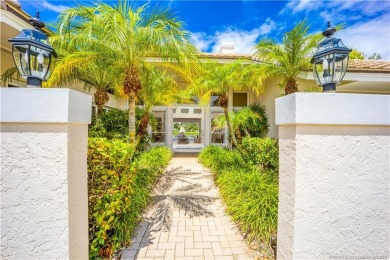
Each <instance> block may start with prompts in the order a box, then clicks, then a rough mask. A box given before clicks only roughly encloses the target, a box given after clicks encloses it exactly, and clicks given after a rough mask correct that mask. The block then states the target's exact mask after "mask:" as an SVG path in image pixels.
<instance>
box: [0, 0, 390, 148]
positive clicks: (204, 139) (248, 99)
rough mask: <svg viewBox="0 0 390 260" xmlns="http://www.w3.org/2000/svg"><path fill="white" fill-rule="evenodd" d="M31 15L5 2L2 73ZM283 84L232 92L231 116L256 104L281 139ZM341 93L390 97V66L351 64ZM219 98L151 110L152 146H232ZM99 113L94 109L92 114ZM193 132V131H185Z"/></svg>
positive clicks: (308, 80) (115, 101) (224, 52)
mask: <svg viewBox="0 0 390 260" xmlns="http://www.w3.org/2000/svg"><path fill="white" fill-rule="evenodd" d="M28 18H30V17H29V15H28V14H26V13H25V12H24V11H23V10H22V8H21V6H20V4H19V3H18V2H17V1H16V0H5V1H4V0H2V1H1V9H0V25H1V43H0V44H1V45H0V50H1V61H0V73H1V74H3V73H4V71H6V70H7V69H9V68H11V67H14V66H15V65H14V61H13V58H12V49H11V45H10V44H9V43H8V39H9V38H13V37H15V36H16V35H17V34H18V33H19V32H20V31H21V30H22V29H24V28H31V25H30V24H29V23H28ZM199 56H200V57H201V59H204V60H210V61H214V62H218V63H231V62H233V61H235V60H237V59H240V60H245V61H247V62H248V63H259V61H258V60H256V57H254V56H252V55H250V54H247V55H245V54H236V53H235V52H234V43H226V44H224V45H222V47H221V50H220V52H219V53H199ZM280 82H281V79H280V78H274V79H268V80H267V81H266V82H265V91H264V92H263V93H262V94H261V95H259V96H257V95H255V93H253V92H252V91H250V90H247V91H245V90H244V91H233V90H230V91H229V93H228V97H229V110H230V111H238V110H240V109H241V108H242V107H244V106H247V105H249V104H252V103H260V104H262V105H264V106H265V108H266V112H267V114H268V118H269V124H270V130H269V133H268V136H270V137H273V138H277V137H278V128H277V126H276V125H275V122H274V118H275V99H276V98H278V97H280V96H282V95H283V93H284V91H283V90H282V89H281V88H280V87H279V86H278V84H279V83H280ZM297 82H298V84H299V89H300V91H307V90H308V89H313V88H314V87H316V82H315V80H314V78H313V74H312V72H311V71H302V72H301V73H300V74H299V75H298V79H297ZM178 84H179V86H181V87H182V88H186V86H187V85H188V84H187V82H185V81H184V80H181V79H178ZM24 86H25V82H23V81H12V82H10V83H9V84H7V86H1V87H24ZM66 87H70V88H72V89H75V90H78V91H81V92H85V93H87V94H89V95H92V96H93V93H94V91H93V90H91V91H90V92H89V91H86V90H84V88H83V84H82V83H78V82H75V83H74V84H73V85H71V86H66ZM337 92H342V93H372V94H390V61H382V60H352V61H350V63H349V67H348V71H347V73H346V75H345V77H344V80H343V81H342V82H341V84H339V85H338V86H337ZM109 97H110V99H109V101H108V103H107V104H106V107H105V109H109V108H119V109H127V108H128V104H127V99H126V98H116V97H115V96H114V95H111V94H109ZM217 98H218V97H213V98H212V100H211V103H210V104H209V105H208V106H201V105H199V104H196V102H194V103H192V104H172V106H169V107H168V106H167V107H155V108H154V109H153V114H154V117H155V118H156V121H157V125H156V126H155V127H154V128H153V129H152V128H150V129H149V133H150V134H151V136H152V138H151V140H152V144H153V145H166V146H168V147H171V148H172V149H173V150H174V151H199V150H200V149H201V148H203V147H205V146H207V145H210V144H215V145H226V144H227V141H228V134H227V129H220V130H217V129H214V128H213V120H214V119H215V118H216V117H218V116H221V115H223V111H222V108H220V107H219V106H218V104H216V102H215V101H216V100H217ZM95 110H96V109H95V108H94V107H93V111H95ZM189 127H191V129H186V128H189ZM183 130H184V131H183Z"/></svg>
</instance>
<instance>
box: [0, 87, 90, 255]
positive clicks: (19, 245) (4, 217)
mask: <svg viewBox="0 0 390 260" xmlns="http://www.w3.org/2000/svg"><path fill="white" fill-rule="evenodd" d="M0 101H1V106H0V108H1V112H0V129H1V132H0V133H1V137H0V144H1V150H0V151H1V156H0V158H1V159H0V161H1V177H0V184H1V192H0V195H1V202H0V220H1V231H0V233H1V245H0V246H1V247H0V252H1V253H0V258H1V259H88V187H87V138H88V124H89V123H90V121H91V104H92V98H91V96H88V95H85V94H83V93H80V92H77V91H74V90H70V89H41V88H34V89H33V88H29V89H27V88H1V89H0Z"/></svg>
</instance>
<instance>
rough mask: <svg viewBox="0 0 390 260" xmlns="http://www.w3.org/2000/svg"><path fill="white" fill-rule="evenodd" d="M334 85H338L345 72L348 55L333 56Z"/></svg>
mask: <svg viewBox="0 0 390 260" xmlns="http://www.w3.org/2000/svg"><path fill="white" fill-rule="evenodd" d="M335 64H336V65H335V77H334V80H335V83H339V82H340V81H341V80H342V79H343V78H344V75H345V73H346V71H347V65H348V54H337V53H336V54H335Z"/></svg>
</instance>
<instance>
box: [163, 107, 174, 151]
mask: <svg viewBox="0 0 390 260" xmlns="http://www.w3.org/2000/svg"><path fill="white" fill-rule="evenodd" d="M166 120H167V121H166V122H165V128H166V134H165V136H166V142H167V146H168V147H169V148H171V149H173V108H172V107H168V108H167V117H166Z"/></svg>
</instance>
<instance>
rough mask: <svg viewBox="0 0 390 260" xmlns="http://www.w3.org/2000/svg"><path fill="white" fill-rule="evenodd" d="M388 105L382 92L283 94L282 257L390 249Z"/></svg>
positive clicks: (384, 253)
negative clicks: (370, 93) (359, 93)
mask: <svg viewBox="0 0 390 260" xmlns="http://www.w3.org/2000/svg"><path fill="white" fill-rule="evenodd" d="M389 107H390V97H389V96H379V95H353V94H323V93H318V94H310V93H298V94H294V95H289V96H286V97H283V98H279V99H277V101H276V122H277V124H279V146H280V152H279V155H280V158H279V160H280V161H279V163H280V168H279V174H280V181H279V219H278V259H341V258H342V257H344V259H345V258H347V257H349V258H354V259H356V258H358V259H366V258H370V257H382V258H381V259H387V258H388V257H389V256H390V247H389V245H390V225H389V223H390V186H389V185H390V164H389V159H390V109H389ZM286 111H288V112H286Z"/></svg>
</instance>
